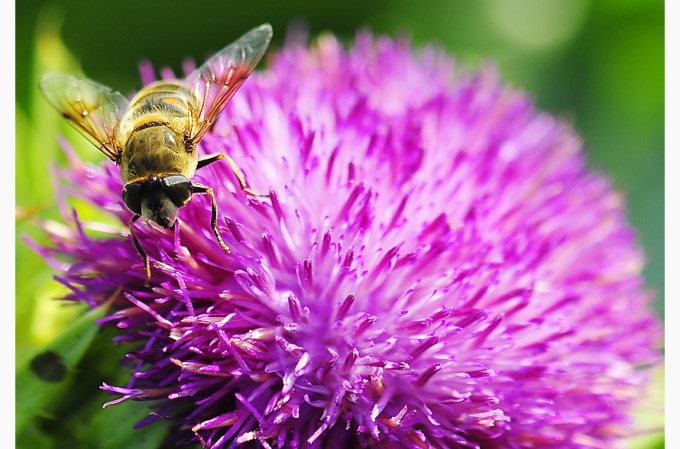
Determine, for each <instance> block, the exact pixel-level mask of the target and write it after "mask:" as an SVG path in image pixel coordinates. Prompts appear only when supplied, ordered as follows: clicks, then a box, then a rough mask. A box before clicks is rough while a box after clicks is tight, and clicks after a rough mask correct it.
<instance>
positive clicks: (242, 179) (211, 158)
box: [196, 153, 269, 197]
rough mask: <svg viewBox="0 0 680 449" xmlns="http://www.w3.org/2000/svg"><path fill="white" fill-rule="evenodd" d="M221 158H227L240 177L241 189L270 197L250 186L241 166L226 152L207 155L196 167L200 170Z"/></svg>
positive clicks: (238, 177)
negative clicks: (253, 189)
mask: <svg viewBox="0 0 680 449" xmlns="http://www.w3.org/2000/svg"><path fill="white" fill-rule="evenodd" d="M221 159H226V160H227V162H228V163H229V166H230V167H231V170H232V171H233V172H234V175H235V176H236V179H238V183H239V186H240V187H241V190H243V191H244V192H246V193H247V194H249V195H253V196H260V197H268V196H269V195H268V194H263V193H257V192H253V191H252V190H250V189H249V188H248V185H247V184H246V178H245V176H244V175H243V172H242V171H241V169H240V168H238V166H237V165H236V162H234V160H233V159H232V158H230V157H229V156H227V155H226V154H224V153H220V154H216V155H214V156H209V157H206V158H205V159H201V160H200V161H198V165H197V166H196V169H197V170H198V169H199V168H202V167H205V166H206V165H209V164H212V163H213V162H216V161H219V160H221Z"/></svg>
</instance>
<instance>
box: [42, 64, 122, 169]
mask: <svg viewBox="0 0 680 449" xmlns="http://www.w3.org/2000/svg"><path fill="white" fill-rule="evenodd" d="M39 85H40V90H41V91H42V93H43V94H44V95H45V98H47V100H48V101H49V102H50V103H52V105H53V106H54V107H55V108H57V110H59V112H61V115H62V116H63V117H64V118H65V119H66V120H67V121H68V122H69V123H70V124H71V125H72V126H73V127H74V128H75V129H77V130H78V131H79V132H80V133H81V134H82V135H84V136H85V137H87V139H88V140H89V141H90V142H92V143H93V144H94V145H95V146H96V147H97V148H99V149H100V150H101V152H102V153H104V154H105V155H106V156H108V157H109V159H111V160H113V161H116V162H119V155H120V153H121V151H122V148H121V146H120V145H119V143H118V140H117V133H118V125H119V123H120V119H121V116H122V114H124V113H125V111H126V109H127V107H128V103H129V102H128V100H127V99H126V98H125V97H124V96H123V95H122V94H120V93H119V92H113V91H111V89H109V88H108V87H106V86H103V85H101V84H98V83H95V82H94V81H90V80H88V79H86V78H83V77H79V76H75V75H65V74H60V73H47V74H45V75H43V77H42V79H41V80H40V83H39Z"/></svg>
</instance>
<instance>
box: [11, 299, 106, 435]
mask: <svg viewBox="0 0 680 449" xmlns="http://www.w3.org/2000/svg"><path fill="white" fill-rule="evenodd" d="M108 308H109V307H108V305H102V306H99V307H97V308H96V309H91V310H89V311H87V312H86V313H85V314H83V315H82V316H80V317H79V318H78V319H77V320H76V321H75V322H74V323H73V324H72V325H71V326H69V327H68V328H67V329H65V330H64V331H62V333H61V334H59V336H58V337H57V338H55V339H54V340H53V341H52V342H50V343H49V344H47V345H46V346H45V347H44V348H42V349H41V350H40V351H39V353H37V354H35V355H34V356H33V357H31V358H30V359H29V361H28V362H27V363H24V364H23V365H22V366H20V367H19V369H18V370H17V372H16V398H15V400H16V405H15V408H16V433H17V435H19V434H20V433H21V432H22V430H23V429H24V428H25V427H26V425H27V424H28V423H29V422H30V421H31V420H32V419H33V418H35V417H36V416H37V415H38V414H40V413H41V412H44V411H45V409H46V407H47V406H48V405H49V403H50V401H51V400H52V399H53V398H54V397H55V396H57V395H58V394H59V393H60V392H61V391H63V389H64V388H67V387H68V384H69V382H68V381H69V379H70V376H71V375H72V374H71V373H72V371H73V370H74V368H75V367H76V365H77V364H78V362H79V361H80V360H81V358H82V357H83V355H84V354H85V352H86V351H87V348H88V347H89V346H90V344H91V343H92V341H93V340H94V337H95V336H96V335H97V332H98V331H99V328H98V327H97V325H96V324H95V322H96V321H97V320H99V319H101V318H103V317H104V316H106V313H107V311H108Z"/></svg>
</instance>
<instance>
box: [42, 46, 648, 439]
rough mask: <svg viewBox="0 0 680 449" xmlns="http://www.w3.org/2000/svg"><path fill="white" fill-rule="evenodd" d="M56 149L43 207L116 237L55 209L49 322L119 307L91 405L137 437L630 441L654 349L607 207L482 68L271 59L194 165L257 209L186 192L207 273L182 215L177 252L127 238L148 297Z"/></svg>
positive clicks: (173, 238) (516, 97)
mask: <svg viewBox="0 0 680 449" xmlns="http://www.w3.org/2000/svg"><path fill="white" fill-rule="evenodd" d="M185 67H186V68H187V69H191V67H193V66H192V65H190V64H189V65H186V66H185ZM141 71H142V78H143V80H144V82H150V81H152V80H153V70H152V68H151V66H150V65H148V64H146V63H145V64H144V65H143V66H142V67H141ZM165 75H167V76H169V74H168V73H166V74H165ZM64 145H65V150H66V151H67V153H68V155H69V160H70V164H71V166H70V167H68V168H62V169H60V170H59V174H60V176H61V178H62V180H63V183H64V188H63V193H64V194H65V195H66V196H70V197H74V198H78V199H80V200H84V201H86V202H89V203H91V204H93V205H96V206H98V207H100V208H101V209H102V210H103V211H105V212H106V213H109V214H111V215H113V216H115V217H117V218H118V219H119V220H120V224H121V226H120V229H111V228H102V227H98V228H97V229H98V230H100V231H103V232H106V233H108V235H105V236H104V237H100V238H93V237H88V236H87V235H86V234H85V233H84V232H83V228H84V227H86V226H89V225H90V224H89V223H88V224H86V223H82V222H81V221H79V220H78V218H77V216H75V215H73V214H72V212H71V211H70V210H69V209H68V207H67V206H66V204H67V203H66V202H65V201H63V200H61V201H60V202H59V205H60V207H61V208H62V214H63V220H64V221H66V222H68V223H70V224H75V225H76V226H70V227H68V226H63V225H57V224H54V223H49V224H47V225H46V226H45V231H46V232H47V233H48V234H49V235H50V236H51V238H52V241H53V245H51V246H49V247H44V248H43V247H37V246H36V245H33V246H34V248H35V249H36V251H37V252H38V253H39V254H41V255H42V256H43V257H44V258H45V259H46V260H48V261H50V263H52V264H53V266H54V269H55V270H57V271H58V272H59V274H58V280H59V282H61V283H63V284H64V285H66V286H68V287H69V288H71V290H72V292H73V293H72V294H70V295H69V296H68V297H67V298H66V299H68V300H72V301H83V302H86V303H88V304H90V305H92V306H95V305H97V304H101V303H103V302H105V301H107V300H108V299H109V298H111V295H112V293H113V292H115V291H116V290H117V289H121V288H122V292H123V294H122V295H118V299H117V300H116V302H115V303H114V305H113V312H112V313H111V315H110V316H109V317H107V318H105V319H103V320H101V321H100V325H102V326H110V325H113V326H117V327H118V328H119V329H120V332H121V334H120V336H119V337H118V338H117V341H118V342H120V343H124V344H127V345H128V346H129V348H130V350H129V354H128V357H127V358H126V361H127V362H128V363H130V364H131V366H132V380H131V382H130V384H129V385H128V386H127V387H116V386H110V385H104V386H103V387H102V388H103V389H104V390H106V391H108V392H110V393H111V394H114V395H119V396H120V397H118V398H117V399H115V400H113V401H112V402H109V403H108V404H107V406H108V405H112V404H115V403H118V402H120V401H123V400H127V399H135V400H145V401H154V402H153V403H154V404H156V406H157V407H158V409H157V410H159V411H158V412H157V413H156V412H154V413H153V414H151V415H150V416H149V418H148V419H146V420H144V421H143V422H142V423H140V424H150V423H151V422H152V421H154V420H156V419H163V418H168V419H171V420H172V421H173V422H175V423H177V426H176V428H175V429H174V433H173V438H174V439H175V441H177V442H178V443H188V442H194V443H196V442H198V443H200V444H202V445H204V446H205V447H208V448H214V449H219V448H227V447H252V446H253V445H257V446H262V447H265V448H283V447H301V448H304V447H309V448H312V447H329V448H330V447H333V448H344V447H348V448H349V447H360V446H361V447H366V446H370V447H384V448H396V447H404V448H425V447H432V448H480V447H484V448H504V447H517V448H528V447H531V448H558V447H559V448H582V447H608V448H611V447H619V442H620V439H621V438H622V437H623V436H625V434H626V432H628V431H629V430H628V429H630V428H631V425H630V417H629V414H630V413H629V412H630V410H631V408H632V406H633V404H634V399H635V397H636V395H639V394H640V392H641V391H642V388H644V385H645V383H646V379H647V371H646V370H644V369H640V368H639V367H641V366H651V365H653V364H655V363H656V362H657V361H658V359H659V355H658V352H657V346H658V343H659V341H660V340H659V339H660V335H661V334H660V327H659V323H658V321H657V320H656V318H655V317H654V316H653V314H652V313H651V312H650V311H648V310H647V306H648V304H649V302H650V301H651V299H652V297H651V295H650V294H649V293H647V292H646V291H645V290H644V288H643V281H642V277H641V270H642V268H643V266H644V263H643V261H644V258H643V255H642V252H641V250H640V249H639V247H638V246H637V244H636V240H635V235H634V233H633V231H632V230H631V228H630V227H629V225H628V224H627V223H626V219H625V217H626V211H625V209H624V204H623V201H622V198H621V196H620V195H619V194H618V193H616V192H614V191H613V190H612V186H611V183H610V182H609V181H608V180H607V179H606V178H605V177H603V176H602V175H600V174H598V173H594V172H591V171H589V170H588V169H587V167H586V166H585V162H584V160H585V158H584V155H583V152H582V147H581V142H580V139H579V138H578V136H577V135H576V134H575V133H574V132H573V131H572V130H571V129H570V128H569V127H568V126H567V125H565V124H563V123H561V122H560V121H559V120H556V119H554V118H552V117H550V116H549V115H547V114H544V113H541V112H539V111H537V110H536V109H535V108H534V107H533V106H532V104H531V102H530V100H529V99H528V98H527V97H526V96H525V95H524V94H522V93H521V92H517V91H515V90H512V89H510V88H508V87H506V86H505V85H504V84H503V83H502V81H501V80H500V78H499V76H498V74H497V72H496V70H495V69H494V68H493V67H491V66H484V67H482V68H481V69H480V70H479V71H477V72H466V71H462V70H459V69H457V68H456V65H455V62H454V60H453V59H451V58H450V57H448V56H446V55H445V54H444V53H443V52H441V51H440V50H438V49H436V48H433V47H426V48H423V49H420V50H414V49H412V48H411V45H410V43H409V42H408V41H406V40H397V41H393V40H390V39H387V38H384V37H373V36H371V35H370V34H368V33H360V34H359V35H358V36H357V39H356V42H355V43H354V44H353V45H352V47H351V48H350V49H348V50H344V49H343V46H342V45H341V43H340V42H339V41H338V40H337V39H336V38H334V37H332V36H330V35H328V36H325V37H323V38H321V39H320V40H319V41H318V42H317V43H316V44H314V45H312V46H311V47H310V48H304V47H302V46H299V45H289V46H286V47H284V48H283V49H282V50H281V51H280V52H279V53H278V54H277V55H276V57H275V58H273V59H272V60H271V62H270V64H269V66H268V68H267V69H266V70H264V71H263V72H258V73H254V74H252V75H251V76H250V77H249V78H248V80H247V81H246V82H245V84H244V85H243V87H242V88H241V89H240V90H239V92H238V93H237V94H236V95H235V96H234V98H233V100H232V101H231V103H230V104H229V106H228V107H227V108H226V109H225V111H224V112H223V113H222V115H221V116H220V118H219V120H218V121H217V122H216V123H215V125H214V127H213V129H212V130H211V132H209V133H207V134H206V135H205V137H204V138H203V140H202V141H201V143H200V144H199V147H198V151H200V152H202V154H204V155H205V154H216V153H224V154H227V155H229V156H230V157H231V158H232V159H233V161H234V163H235V164H236V165H237V166H238V168H239V169H240V170H241V171H242V172H243V176H244V179H245V180H246V184H247V186H248V189H250V190H252V192H267V193H268V195H266V196H257V195H252V194H249V193H248V192H245V191H243V190H242V189H241V188H240V186H239V182H238V180H237V179H236V175H235V174H234V171H233V170H231V168H230V166H229V164H228V163H226V162H225V163H222V162H216V163H214V164H211V165H210V166H208V167H205V168H202V169H201V170H199V171H198V172H197V174H196V181H197V182H199V183H201V184H204V185H209V186H211V187H212V188H213V189H214V192H215V200H216V202H217V205H218V210H219V216H218V227H219V230H220V232H221V234H222V236H223V238H224V241H225V243H226V244H227V245H228V246H229V248H230V252H229V253H225V252H224V250H223V249H222V248H221V247H220V245H218V244H217V243H216V242H215V238H214V234H213V232H212V229H211V227H210V213H211V203H210V199H209V198H199V197H197V198H195V199H192V201H191V202H190V203H189V204H188V205H186V206H185V207H183V208H182V210H181V213H180V216H179V221H178V223H177V226H175V229H174V231H170V230H164V229H160V228H158V227H156V226H154V225H153V224H146V225H144V224H142V226H140V227H139V231H138V235H137V237H138V239H139V241H140V243H141V245H142V246H143V247H144V248H146V249H147V251H148V254H149V257H150V260H151V264H152V273H153V275H152V279H151V282H150V285H149V286H148V287H147V286H145V274H144V270H143V262H142V261H141V260H140V258H139V254H138V253H137V251H136V250H135V247H134V245H133V244H132V242H131V241H130V240H129V237H128V236H127V233H126V227H127V223H128V221H129V220H130V217H131V216H132V213H131V212H129V211H128V210H127V209H126V208H125V206H124V203H123V202H122V200H121V197H120V192H121V189H122V187H123V186H122V183H121V181H120V177H119V173H118V169H117V168H116V167H115V166H114V165H113V164H108V163H107V164H104V165H103V166H102V167H99V168H93V167H86V166H85V165H84V164H83V163H81V162H80V161H79V160H78V159H77V158H76V157H75V155H74V154H73V152H72V150H71V149H70V148H69V147H68V144H66V143H64ZM85 186H87V188H85ZM93 226H94V227H97V225H95V224H93ZM136 234H137V232H136ZM140 406H143V405H140Z"/></svg>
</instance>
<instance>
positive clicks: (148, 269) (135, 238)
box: [128, 214, 151, 286]
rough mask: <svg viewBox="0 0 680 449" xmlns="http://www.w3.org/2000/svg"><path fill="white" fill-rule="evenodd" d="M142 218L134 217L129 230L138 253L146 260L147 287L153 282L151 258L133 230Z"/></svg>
mask: <svg viewBox="0 0 680 449" xmlns="http://www.w3.org/2000/svg"><path fill="white" fill-rule="evenodd" d="M139 218H141V215H136V214H135V215H133V216H132V218H131V219H130V222H129V223H128V228H129V229H130V236H131V237H132V243H134V244H135V248H136V249H137V252H138V253H139V255H140V256H142V259H144V270H145V271H146V285H147V286H148V285H149V282H151V264H150V263H149V256H148V255H147V254H146V251H144V248H142V245H140V244H139V240H137V236H136V235H135V231H134V229H133V228H132V226H133V225H134V224H135V222H136V221H137V220H138V219H139Z"/></svg>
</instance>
